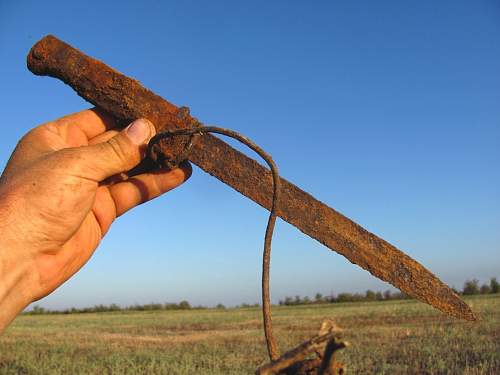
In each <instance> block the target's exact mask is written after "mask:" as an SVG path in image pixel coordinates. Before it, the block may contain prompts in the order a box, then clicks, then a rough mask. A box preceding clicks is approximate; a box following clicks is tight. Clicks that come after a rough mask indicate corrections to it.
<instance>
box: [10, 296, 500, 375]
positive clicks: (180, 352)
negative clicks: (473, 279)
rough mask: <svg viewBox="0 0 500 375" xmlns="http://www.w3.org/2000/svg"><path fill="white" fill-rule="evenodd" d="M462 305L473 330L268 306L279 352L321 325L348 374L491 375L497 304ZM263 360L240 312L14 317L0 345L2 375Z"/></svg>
mask: <svg viewBox="0 0 500 375" xmlns="http://www.w3.org/2000/svg"><path fill="white" fill-rule="evenodd" d="M468 302H469V303H470V304H471V305H472V307H473V310H474V311H475V312H477V313H478V314H479V315H480V316H481V317H482V320H481V321H480V322H479V323H470V322H462V321H457V320H454V319H451V318H447V317H445V316H443V315H442V314H440V313H439V312H436V311H435V310H433V309H432V308H430V307H428V306H425V305H423V304H421V303H418V302H415V301H395V302H365V303H345V304H335V305H314V306H297V307H277V308H275V309H274V310H273V312H274V322H275V325H276V331H277V332H276V335H277V337H278V338H279V341H280V344H281V348H282V350H285V349H289V348H291V347H293V346H295V345H296V344H298V343H300V342H301V341H303V340H305V339H307V338H309V337H310V336H311V335H313V334H315V333H316V331H317V329H318V326H319V324H320V322H321V321H322V320H323V319H324V318H332V319H334V320H335V321H336V322H337V324H338V325H340V326H341V327H343V328H345V339H346V340H348V341H350V342H351V343H352V344H353V346H352V347H351V348H349V349H347V350H345V351H344V353H343V354H342V355H341V358H340V359H341V360H342V361H343V362H344V363H346V364H347V366H348V370H350V372H351V373H355V374H359V373H370V374H371V373H377V374H406V373H407V374H499V373H500V296H498V295H497V296H478V297H474V298H469V299H468ZM265 360H266V351H265V347H264V341H263V334H262V331H261V320H260V311H259V310H258V309H255V308H250V309H235V310H233V309H229V310H190V311H156V312H117V313H100V314H73V315H41V316H21V317H19V318H18V319H17V320H16V322H15V323H14V324H13V326H12V327H11V328H10V329H9V330H8V331H7V333H5V334H4V335H3V336H1V337H0V373H2V374H193V373H203V374H250V373H253V371H254V370H255V368H256V367H258V366H259V365H260V364H262V363H263V362H264V361H265Z"/></svg>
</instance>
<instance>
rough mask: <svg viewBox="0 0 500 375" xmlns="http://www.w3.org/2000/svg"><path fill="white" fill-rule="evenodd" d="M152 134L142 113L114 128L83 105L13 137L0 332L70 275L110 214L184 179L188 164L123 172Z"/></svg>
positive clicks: (1, 194)
mask: <svg viewBox="0 0 500 375" xmlns="http://www.w3.org/2000/svg"><path fill="white" fill-rule="evenodd" d="M154 134H155V129H154V126H153V124H151V123H150V122H149V121H148V120H144V119H140V120H136V121H134V122H133V123H132V124H131V125H129V126H128V127H127V128H126V129H124V130H120V129H117V128H116V123H115V121H114V120H113V119H112V118H111V117H110V116H108V115H107V114H105V113H104V112H102V111H100V110H98V109H90V110H86V111H82V112H78V113H75V114H72V115H69V116H66V117H63V118H60V119H58V120H55V121H52V122H49V123H46V124H43V125H40V126H38V127H36V128H34V129H32V130H31V131H30V132H28V133H27V134H26V135H25V136H24V137H23V138H22V139H21V140H20V141H19V143H18V145H17V147H16V149H15V150H14V152H13V154H12V156H11V157H10V159H9V162H8V164H7V166H6V168H5V170H4V172H3V174H2V176H1V178H0V332H2V331H3V330H4V329H5V328H6V327H7V326H8V324H9V323H10V322H11V321H12V320H13V319H14V318H15V317H16V315H17V314H19V312H21V311H22V310H23V309H24V308H26V306H28V305H29V304H30V303H31V302H34V301H36V300H38V299H40V298H42V297H45V296H46V295H48V294H49V293H51V292H52V291H54V290H55V289H56V288H57V287H59V286H60V285H61V284H63V283H64V282H65V281H66V280H68V279H69V278H70V277H71V276H73V275H74V274H75V273H76V272H77V271H78V270H79V269H80V268H81V267H82V266H83V265H84V264H85V263H86V262H87V261H88V260H89V259H90V257H91V256H92V254H93V253H94V251H95V250H96V248H97V246H98V245H99V243H100V241H101V240H102V238H103V237H104V235H105V234H106V233H107V231H108V230H109V228H110V226H111V224H112V223H113V221H114V220H115V219H116V218H117V217H119V216H120V215H123V214H124V213H125V212H127V211H128V210H130V209H132V208H133V207H135V206H137V205H139V204H141V203H143V202H146V201H148V200H151V199H153V198H155V197H157V196H159V195H161V194H163V193H165V192H167V191H169V190H172V189H174V188H175V187H177V186H179V185H180V184H182V183H183V182H184V181H186V180H187V179H188V178H189V176H190V175H191V167H190V165H189V164H188V163H186V164H185V165H182V167H180V168H177V169H174V170H172V171H162V170H159V171H154V172H151V173H143V174H139V175H136V176H133V177H128V176H127V174H126V173H127V171H129V170H131V169H132V168H133V167H135V166H136V165H137V164H139V162H140V161H141V160H142V159H143V158H144V153H145V148H146V145H147V143H148V141H149V139H150V138H151V137H152V136H154Z"/></svg>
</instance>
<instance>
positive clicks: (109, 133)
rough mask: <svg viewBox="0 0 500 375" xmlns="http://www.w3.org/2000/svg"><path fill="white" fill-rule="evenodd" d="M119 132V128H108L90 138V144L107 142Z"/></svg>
mask: <svg viewBox="0 0 500 375" xmlns="http://www.w3.org/2000/svg"><path fill="white" fill-rule="evenodd" d="M118 133H119V131H118V130H114V129H112V130H106V131H105V132H104V133H101V134H99V135H97V136H95V137H94V138H91V139H89V145H95V144H97V143H102V142H107V141H109V140H110V139H111V138H113V137H114V136H115V135H117V134H118Z"/></svg>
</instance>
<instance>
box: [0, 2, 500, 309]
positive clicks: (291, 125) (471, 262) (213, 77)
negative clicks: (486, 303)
mask: <svg viewBox="0 0 500 375" xmlns="http://www.w3.org/2000/svg"><path fill="white" fill-rule="evenodd" d="M118 4H119V5H118ZM49 33H50V34H54V35H56V36H58V37H59V38H61V39H63V40H65V41H67V42H69V43H70V44H72V45H74V46H75V47H77V48H79V49H81V50H83V51H84V52H86V53H87V54H89V55H91V56H94V57H96V58H98V59H101V60H103V61H105V62H106V63H107V64H109V65H111V66H113V67H115V68H117V69H118V70H120V71H122V72H123V73H125V74H127V75H129V76H132V77H135V78H137V79H139V80H140V81H141V82H142V83H143V84H144V85H145V86H147V87H149V88H151V89H152V90H154V91H155V92H157V93H158V94H160V95H162V96H163V97H165V98H167V99H168V100H170V101H172V102H173V103H175V104H178V105H188V106H189V107H190V108H191V112H192V114H194V115H195V116H197V117H198V118H199V119H201V120H202V121H204V122H206V123H210V124H217V125H220V126H224V127H228V128H232V129H235V130H237V131H239V132H241V133H243V134H245V135H247V136H249V137H250V138H251V139H253V140H254V141H256V142H257V143H258V144H259V145H261V146H262V147H263V148H264V149H265V150H267V151H268V152H269V153H271V154H272V155H273V158H274V159H275V161H276V162H277V164H278V166H279V167H280V172H281V174H282V175H283V176H284V177H286V178H287V179H289V180H290V181H293V182H294V183H295V184H297V185H298V186H300V187H302V188H303V189H305V190H306V191H308V192H310V193H312V194H313V195H314V196H316V197H317V198H318V199H320V200H322V201H323V202H325V203H327V204H329V205H330V206H332V207H334V208H336V209H338V210H339V211H341V212H342V213H344V214H345V215H347V216H348V217H350V218H352V219H354V220H355V221H357V222H358V223H360V224H361V225H363V226H364V227H365V228H367V229H368V230H370V231H372V232H374V233H376V234H377V235H379V236H381V237H383V238H384V239H386V240H388V241H389V242H391V243H393V244H394V245H396V246H398V247H399V248H400V249H402V250H403V251H405V252H407V253H408V254H409V255H411V256H412V257H414V258H415V259H417V260H418V261H420V262H421V263H422V264H424V265H425V266H426V267H428V268H429V269H430V270H431V271H433V272H434V273H435V274H436V275H438V276H439V277H441V278H442V279H443V280H444V281H445V282H447V283H449V284H450V285H455V286H458V287H459V286H461V285H462V283H463V281H464V280H465V279H466V278H472V277H476V278H478V279H480V280H481V281H485V280H487V279H488V278H489V277H491V276H500V230H499V229H500V209H499V208H500V207H499V206H500V204H499V198H500V188H499V186H500V173H499V168H498V165H499V162H500V151H499V149H500V148H499V146H500V105H499V104H500V74H499V72H500V44H499V43H498V40H499V37H500V5H499V4H498V2H497V1H493V0H492V1H474V2H471V1H440V2H435V1H419V2H415V1H411V2H410V1H377V2H373V1H357V2H347V1H344V2H333V1H317V2H299V1H275V2H268V1H252V2H234V1H226V2H221V1H210V2H202V1H198V2H195V1H171V2H166V1H165V2H161V1H142V2H130V1H122V2H119V3H117V2H114V1H109V2H104V1H85V2H83V1H81V2H74V3H73V2H67V1H44V2H39V1H31V2H29V1H13V0H0V82H2V88H1V89H0V113H1V115H2V119H3V124H4V125H3V127H2V129H3V134H2V136H1V137H0V163H1V165H2V166H3V165H4V164H5V162H6V161H7V159H8V157H9V154H10V152H11V151H12V149H13V148H14V146H15V144H16V142H17V140H18V139H19V138H20V137H21V136H22V135H23V134H24V133H25V132H27V131H28V130H29V129H30V128H31V127H33V126H35V125H37V124H39V123H42V122H45V121H49V120H51V119H54V118H57V117H60V116H62V115H64V114H67V113H71V112H75V111H79V110H82V109H85V108H88V107H89V105H88V104H87V103H86V102H84V101H83V100H82V99H81V98H79V97H78V96H77V95H76V94H75V93H74V92H73V91H72V90H71V89H69V88H68V87H67V86H65V85H64V84H62V83H61V82H60V81H57V80H54V79H51V78H41V77H36V76H34V75H32V74H31V73H30V72H29V71H28V70H27V69H26V63H25V58H26V54H27V52H28V51H29V49H30V47H31V46H32V45H33V44H34V43H35V42H36V41H37V40H38V39H40V38H41V37H43V36H44V35H46V34H49ZM266 218H267V214H266V212H265V211H264V210H263V209H262V208H260V207H258V206H257V205H255V204H254V203H252V202H251V201H249V200H248V199H246V198H244V197H242V196H240V195H239V194H238V193H236V192H234V191H233V190H231V189H230V188H228V187H227V186H225V185H223V184H222V183H220V182H219V181H217V180H215V179H213V178H212V177H210V176H208V175H206V174H205V173H203V172H202V171H201V170H199V169H197V168H195V170H194V174H193V177H192V178H191V180H190V181H189V183H187V184H185V185H184V186H183V187H182V188H180V189H178V190H176V191H174V192H171V193H169V194H167V195H165V196H163V197H162V198H160V199H157V200H155V201H153V202H150V203H148V204H146V205H143V206H141V207H139V208H137V209H136V210H134V211H133V212H130V213H129V214H127V215H126V216H124V217H122V218H120V219H118V220H117V222H116V223H115V224H114V226H113V228H112V230H111V232H110V233H109V234H108V235H107V237H106V238H105V240H104V241H103V243H102V245H101V247H100V248H99V249H98V251H97V252H96V254H95V256H94V257H93V259H92V260H91V261H90V262H89V263H88V264H87V265H86V267H85V268H84V269H82V270H81V271H80V272H79V273H78V274H77V275H76V276H75V277H74V278H73V279H72V280H70V281H69V282H67V283H66V284H65V285H64V286H62V287H61V288H60V289H59V290H58V291H57V292H55V293H54V294H52V295H51V296H49V297H47V298H45V299H44V300H42V301H40V302H39V304H40V305H42V306H46V307H49V308H64V307H68V306H88V305H94V304H98V303H112V302H115V303H119V304H123V305H127V304H133V303H148V302H152V301H154V302H166V301H172V302H174V301H179V300H182V299H187V300H189V301H191V302H192V303H193V304H206V305H213V304H216V303H218V302H222V303H225V304H228V305H231V304H237V303H241V302H257V301H259V300H260V291H259V288H260V287H259V285H260V272H261V271H260V264H261V252H262V242H263V233H264V228H265V225H266ZM272 261H273V264H272V267H271V271H272V275H271V281H272V285H271V291H272V296H273V299H274V301H277V300H278V299H280V298H284V297H285V296H286V295H296V294H300V295H313V294H314V293H315V292H318V291H319V292H322V293H323V294H328V293H331V292H342V291H364V290H366V289H368V288H371V289H376V290H384V289H387V288H388V287H389V286H388V284H385V283H383V282H380V281H378V280H377V279H375V278H374V277H372V276H371V275H370V274H368V273H367V272H366V271H363V270H361V269H359V268H358V267H357V266H354V265H352V264H351V263H349V262H348V261H347V260H346V259H345V258H343V257H342V256H339V255H337V254H336V253H333V252H331V251H330V250H328V249H326V248H325V247H323V246H322V245H320V244H319V243H317V242H316V241H314V240H312V239H310V238H308V237H306V236H305V235H303V234H302V233H300V232H299V231H298V230H296V229H294V228H293V227H291V226H290V225H288V224H286V223H284V222H282V221H280V222H279V223H278V225H277V230H276V233H275V239H274V247H273V257H272Z"/></svg>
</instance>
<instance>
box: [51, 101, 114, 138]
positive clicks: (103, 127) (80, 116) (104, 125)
mask: <svg viewBox="0 0 500 375" xmlns="http://www.w3.org/2000/svg"><path fill="white" fill-rule="evenodd" d="M53 124H54V125H55V126H56V127H57V128H58V130H59V133H60V134H61V135H63V136H66V137H65V138H67V136H68V135H69V134H72V133H74V132H75V131H77V132H82V133H83V134H84V135H85V136H86V138H87V140H89V139H92V138H94V137H96V136H98V135H99V134H102V133H104V132H105V131H107V130H111V129H115V128H116V127H117V126H118V125H117V123H116V120H115V119H114V118H113V117H112V116H111V115H110V114H108V113H107V112H105V111H103V110H102V109H100V108H91V109H86V110H83V111H81V112H76V113H72V114H71V115H67V116H64V117H61V118H59V119H57V120H56V121H54V122H53Z"/></svg>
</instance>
